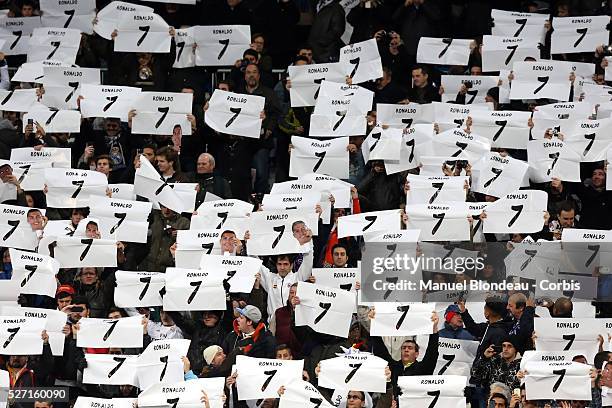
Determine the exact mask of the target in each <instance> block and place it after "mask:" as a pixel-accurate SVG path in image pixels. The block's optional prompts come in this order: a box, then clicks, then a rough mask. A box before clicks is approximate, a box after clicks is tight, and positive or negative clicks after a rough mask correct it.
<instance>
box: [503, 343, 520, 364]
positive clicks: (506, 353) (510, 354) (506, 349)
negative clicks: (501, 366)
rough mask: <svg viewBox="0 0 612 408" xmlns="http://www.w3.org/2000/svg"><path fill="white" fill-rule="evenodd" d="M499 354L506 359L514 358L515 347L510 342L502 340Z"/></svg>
mask: <svg viewBox="0 0 612 408" xmlns="http://www.w3.org/2000/svg"><path fill="white" fill-rule="evenodd" d="M501 356H502V358H503V359H506V360H512V359H514V357H516V349H515V348H514V346H513V345H512V343H509V342H507V341H504V342H503V343H502V351H501Z"/></svg>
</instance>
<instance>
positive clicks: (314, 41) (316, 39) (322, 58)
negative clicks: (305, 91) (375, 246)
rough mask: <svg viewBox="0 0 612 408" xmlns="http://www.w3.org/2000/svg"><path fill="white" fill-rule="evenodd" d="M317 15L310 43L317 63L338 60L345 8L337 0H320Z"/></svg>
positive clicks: (316, 9) (311, 30)
mask: <svg viewBox="0 0 612 408" xmlns="http://www.w3.org/2000/svg"><path fill="white" fill-rule="evenodd" d="M315 11H316V14H315V17H314V21H313V22H312V27H311V28H310V35H309V36H308V43H309V44H310V45H311V46H312V56H313V58H314V60H315V61H316V62H317V63H324V62H330V61H337V60H338V54H339V52H340V48H341V47H342V45H343V44H342V40H341V37H342V34H344V27H345V24H346V22H345V14H344V8H343V7H342V6H341V5H340V3H339V2H338V1H336V0H318V1H317V3H316V5H315Z"/></svg>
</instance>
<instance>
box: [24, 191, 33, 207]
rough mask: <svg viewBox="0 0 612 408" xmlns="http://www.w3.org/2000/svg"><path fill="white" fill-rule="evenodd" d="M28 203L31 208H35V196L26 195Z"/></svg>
mask: <svg viewBox="0 0 612 408" xmlns="http://www.w3.org/2000/svg"><path fill="white" fill-rule="evenodd" d="M25 199H26V205H27V206H28V207H30V208H34V197H32V195H31V194H26V195H25Z"/></svg>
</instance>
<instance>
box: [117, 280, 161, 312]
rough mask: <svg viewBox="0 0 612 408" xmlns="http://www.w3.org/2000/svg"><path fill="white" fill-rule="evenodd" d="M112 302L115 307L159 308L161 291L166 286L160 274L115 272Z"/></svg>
mask: <svg viewBox="0 0 612 408" xmlns="http://www.w3.org/2000/svg"><path fill="white" fill-rule="evenodd" d="M115 279H116V280H117V286H116V287H115V291H114V301H115V305H116V306H117V307H123V308H125V307H151V306H161V305H162V304H163V302H162V295H161V291H162V289H163V288H164V286H165V284H166V280H165V275H164V274H163V273H160V272H143V271H138V272H136V271H134V272H131V271H116V272H115Z"/></svg>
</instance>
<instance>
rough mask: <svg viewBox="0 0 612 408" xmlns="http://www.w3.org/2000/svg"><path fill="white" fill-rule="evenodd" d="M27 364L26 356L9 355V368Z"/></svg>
mask: <svg viewBox="0 0 612 408" xmlns="http://www.w3.org/2000/svg"><path fill="white" fill-rule="evenodd" d="M26 364H28V356H10V357H9V367H11V368H22V367H25V365H26Z"/></svg>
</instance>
